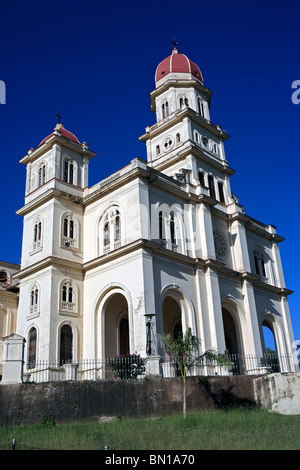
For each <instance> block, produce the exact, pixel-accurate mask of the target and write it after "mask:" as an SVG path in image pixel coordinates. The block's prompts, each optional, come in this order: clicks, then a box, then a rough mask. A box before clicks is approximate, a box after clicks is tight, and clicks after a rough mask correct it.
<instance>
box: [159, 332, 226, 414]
mask: <svg viewBox="0 0 300 470" xmlns="http://www.w3.org/2000/svg"><path fill="white" fill-rule="evenodd" d="M159 338H160V340H161V341H162V342H163V345H164V347H165V350H166V352H167V353H168V354H169V356H170V358H172V359H174V361H175V362H176V364H177V366H178V369H179V373H180V376H181V378H182V382H183V417H184V419H185V418H186V377H187V374H188V372H190V371H191V370H192V368H193V366H194V365H195V363H196V362H197V361H198V360H199V359H204V358H207V359H209V360H214V361H216V362H217V363H218V364H220V365H229V364H230V361H229V360H228V358H227V357H226V356H225V355H223V354H218V353H217V352H216V351H215V350H213V349H209V350H207V351H205V352H204V353H203V354H199V348H200V344H201V341H200V339H199V338H198V337H197V336H194V335H193V334H192V330H191V328H188V329H187V331H186V333H185V334H180V335H178V337H177V338H175V339H174V338H173V337H172V336H171V335H162V336H160V337H159Z"/></svg>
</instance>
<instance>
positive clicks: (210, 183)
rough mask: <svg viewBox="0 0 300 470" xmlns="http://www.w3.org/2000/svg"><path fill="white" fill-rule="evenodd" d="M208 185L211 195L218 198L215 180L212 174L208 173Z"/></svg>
mask: <svg viewBox="0 0 300 470" xmlns="http://www.w3.org/2000/svg"><path fill="white" fill-rule="evenodd" d="M208 187H209V195H210V197H212V198H213V199H216V191H215V181H214V177H213V176H212V175H208Z"/></svg>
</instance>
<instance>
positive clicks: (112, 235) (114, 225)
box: [102, 207, 122, 254]
mask: <svg viewBox="0 0 300 470" xmlns="http://www.w3.org/2000/svg"><path fill="white" fill-rule="evenodd" d="M102 227H103V228H102V230H103V252H104V254H105V253H108V252H109V251H111V250H114V249H116V248H119V247H120V246H121V235H122V224H121V215H120V212H119V211H118V209H116V208H115V207H112V208H111V209H109V210H108V211H107V213H106V215H105V216H104V220H103V225H102Z"/></svg>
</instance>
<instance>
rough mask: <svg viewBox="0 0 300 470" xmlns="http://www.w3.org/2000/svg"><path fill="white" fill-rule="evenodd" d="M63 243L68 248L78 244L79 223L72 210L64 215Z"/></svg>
mask: <svg viewBox="0 0 300 470" xmlns="http://www.w3.org/2000/svg"><path fill="white" fill-rule="evenodd" d="M62 245H63V246H64V247H67V248H68V247H73V248H74V247H77V245H78V223H76V222H75V220H74V218H73V215H72V213H71V212H68V213H66V214H64V215H63V219H62Z"/></svg>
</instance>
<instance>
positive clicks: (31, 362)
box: [28, 328, 37, 369]
mask: <svg viewBox="0 0 300 470" xmlns="http://www.w3.org/2000/svg"><path fill="white" fill-rule="evenodd" d="M36 341H37V331H36V329H35V328H31V330H30V331H29V338H28V369H33V368H34V367H35V365H36Z"/></svg>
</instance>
